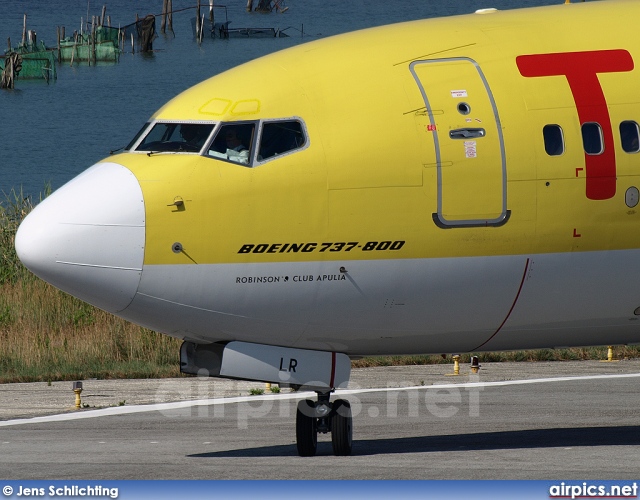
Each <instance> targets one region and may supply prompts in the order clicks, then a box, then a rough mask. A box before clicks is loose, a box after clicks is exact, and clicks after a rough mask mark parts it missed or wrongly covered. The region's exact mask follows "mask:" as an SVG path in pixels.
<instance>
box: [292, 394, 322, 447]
mask: <svg viewBox="0 0 640 500" xmlns="http://www.w3.org/2000/svg"><path fill="white" fill-rule="evenodd" d="M296 446H297V447H298V455H300V456H301V457H312V456H314V455H315V454H316V449H317V448H318V429H317V419H316V417H315V409H314V403H313V401H311V400H310V399H305V400H303V401H300V402H298V409H297V411H296Z"/></svg>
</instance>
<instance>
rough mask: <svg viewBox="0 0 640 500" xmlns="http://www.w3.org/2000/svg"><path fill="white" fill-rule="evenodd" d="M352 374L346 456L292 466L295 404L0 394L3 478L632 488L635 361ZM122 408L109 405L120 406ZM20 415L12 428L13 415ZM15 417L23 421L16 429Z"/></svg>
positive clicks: (174, 385)
mask: <svg viewBox="0 0 640 500" xmlns="http://www.w3.org/2000/svg"><path fill="white" fill-rule="evenodd" d="M451 371H452V367H451V366H446V365H436V366H412V367H392V368H372V369H360V370H354V371H353V375H352V383H351V384H350V387H349V389H348V390H345V391H340V392H341V395H340V396H339V397H342V398H344V399H348V400H349V401H350V402H351V404H352V408H353V411H354V450H353V455H352V456H350V457H335V456H333V454H332V449H331V442H330V435H324V436H323V435H321V436H320V438H319V441H320V442H319V446H318V455H317V456H316V457H311V458H301V457H298V456H297V453H296V447H295V405H296V402H297V400H298V399H300V398H302V397H308V396H311V394H297V393H291V392H288V391H283V392H282V393H280V394H273V395H265V396H249V395H248V391H249V389H251V388H261V387H264V384H259V383H253V384H248V383H239V382H220V381H214V380H211V379H205V380H200V379H186V378H185V379H172V380H164V381H162V380H160V381H159V380H154V381H84V391H83V405H87V406H88V408H85V409H83V410H70V409H69V407H70V406H72V404H73V401H74V399H73V398H74V395H73V392H72V391H71V383H69V382H65V383H54V384H52V385H51V386H48V385H47V384H7V385H0V401H2V403H1V404H0V406H1V408H0V419H2V420H0V471H2V472H1V476H2V478H3V479H559V480H569V479H585V480H588V479H638V477H639V472H638V470H639V469H638V456H640V432H639V431H640V411H639V407H640V395H639V394H640V391H639V390H638V386H639V384H640V361H639V360H630V361H629V360H627V361H620V362H618V363H598V362H595V361H589V362H555V363H498V364H488V365H486V366H483V367H482V368H481V370H480V374H479V375H478V376H474V375H469V374H468V373H467V372H468V369H467V368H466V367H463V369H462V373H463V375H461V376H458V377H447V376H445V374H447V373H448V372H451ZM121 403H122V404H121ZM16 417H21V418H16ZM24 417H27V418H24Z"/></svg>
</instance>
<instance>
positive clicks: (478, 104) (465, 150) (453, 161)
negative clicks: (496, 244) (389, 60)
mask: <svg viewBox="0 0 640 500" xmlns="http://www.w3.org/2000/svg"><path fill="white" fill-rule="evenodd" d="M409 69H410V71H411V73H412V75H413V77H414V78H415V81H416V83H417V84H418V87H419V88H420V92H421V93H422V97H423V99H424V103H425V106H426V109H427V113H428V116H429V121H430V126H429V129H430V130H431V132H432V133H433V136H434V144H435V149H436V151H435V156H436V168H437V182H438V187H437V189H438V195H437V196H438V203H437V212H436V213H434V214H433V220H434V222H435V223H436V224H437V225H438V226H440V227H443V228H450V227H473V226H499V225H502V224H504V223H506V222H507V220H508V218H509V212H508V210H507V171H506V162H505V152H504V141H503V137H502V127H501V125H500V118H499V116H498V110H497V108H496V105H495V101H494V99H493V95H492V93H491V89H490V88H489V85H488V83H487V80H486V79H485V77H484V74H483V73H482V70H481V69H480V66H479V65H478V64H477V63H476V62H475V61H474V60H472V59H469V58H466V57H460V58H450V59H434V60H424V61H414V62H413V63H411V65H410V66H409Z"/></svg>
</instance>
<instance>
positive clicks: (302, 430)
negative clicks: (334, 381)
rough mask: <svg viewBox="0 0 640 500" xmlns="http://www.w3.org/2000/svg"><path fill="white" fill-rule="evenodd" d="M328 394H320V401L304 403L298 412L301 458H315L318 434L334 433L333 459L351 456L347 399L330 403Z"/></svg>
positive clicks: (297, 429)
mask: <svg viewBox="0 0 640 500" xmlns="http://www.w3.org/2000/svg"><path fill="white" fill-rule="evenodd" d="M329 396H330V394H329V393H328V392H318V401H313V400H311V399H304V400H302V401H300V402H299V403H298V410H297V412H296V444H297V447H298V454H299V455H300V456H301V457H312V456H314V455H315V454H316V449H317V447H318V433H319V432H320V433H322V434H326V433H327V432H331V444H332V445H333V453H334V455H351V448H352V434H353V425H352V417H351V405H350V404H349V402H348V401H346V400H344V399H336V400H335V401H334V402H333V403H331V402H330V401H329Z"/></svg>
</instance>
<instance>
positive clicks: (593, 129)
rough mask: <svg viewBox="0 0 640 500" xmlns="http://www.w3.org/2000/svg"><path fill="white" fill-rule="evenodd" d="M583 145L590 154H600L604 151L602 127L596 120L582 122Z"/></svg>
mask: <svg viewBox="0 0 640 500" xmlns="http://www.w3.org/2000/svg"><path fill="white" fill-rule="evenodd" d="M582 145H583V146H584V152H585V153H587V154H588V155H599V154H602V153H603V151H604V147H603V142H602V129H601V128H600V125H599V124H597V123H594V122H587V123H583V124H582Z"/></svg>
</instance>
